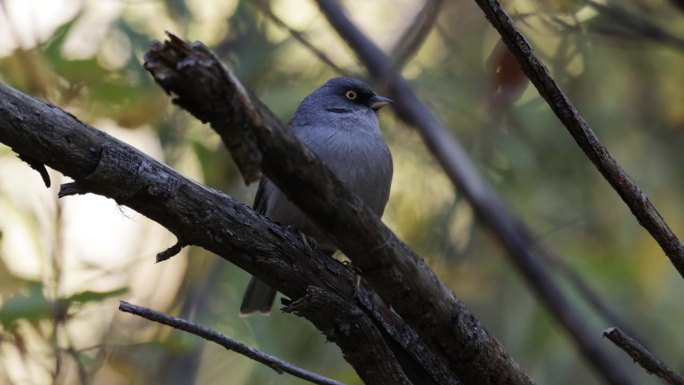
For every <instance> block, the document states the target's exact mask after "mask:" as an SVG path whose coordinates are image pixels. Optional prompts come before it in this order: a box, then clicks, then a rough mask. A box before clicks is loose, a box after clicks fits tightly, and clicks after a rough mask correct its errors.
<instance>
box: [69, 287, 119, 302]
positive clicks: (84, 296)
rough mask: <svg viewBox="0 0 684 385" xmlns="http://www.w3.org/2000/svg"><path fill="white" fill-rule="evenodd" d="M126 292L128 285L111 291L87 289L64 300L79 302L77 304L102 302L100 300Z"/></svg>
mask: <svg viewBox="0 0 684 385" xmlns="http://www.w3.org/2000/svg"><path fill="white" fill-rule="evenodd" d="M126 292H128V288H127V287H122V288H119V289H115V290H110V291H101V292H98V291H90V290H87V291H83V292H80V293H76V294H74V295H72V296H70V297H68V298H65V299H64V300H65V301H67V302H69V303H77V304H81V303H86V302H100V301H103V300H105V299H107V298H111V297H119V296H121V295H123V294H125V293H126Z"/></svg>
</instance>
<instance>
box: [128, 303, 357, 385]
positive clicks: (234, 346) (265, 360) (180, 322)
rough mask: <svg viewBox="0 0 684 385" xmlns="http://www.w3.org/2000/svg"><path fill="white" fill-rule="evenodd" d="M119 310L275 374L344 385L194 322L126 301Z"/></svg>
mask: <svg viewBox="0 0 684 385" xmlns="http://www.w3.org/2000/svg"><path fill="white" fill-rule="evenodd" d="M119 310H121V311H122V312H125V313H131V314H135V315H137V316H140V317H143V318H145V319H148V320H150V321H154V322H157V323H160V324H163V325H167V326H171V327H172V328H174V329H178V330H183V331H185V332H188V333H190V334H194V335H196V336H198V337H202V338H204V339H205V340H207V341H211V342H214V343H216V344H218V345H221V346H223V347H224V348H226V349H228V350H232V351H234V352H236V353H239V354H242V355H243V356H245V357H247V358H250V359H252V360H254V361H256V362H260V363H262V364H264V365H266V366H268V367H269V368H271V369H273V370H275V372H276V373H278V374H283V373H288V374H291V375H293V376H295V377H297V378H301V379H303V380H306V381H309V382H311V383H314V384H320V385H344V384H343V383H342V382H339V381H335V380H332V379H330V378H326V377H323V376H321V375H320V374H316V373H313V372H310V371H308V370H305V369H302V368H299V367H297V366H295V365H292V364H291V363H289V362H287V361H285V360H281V359H280V358H278V357H275V356H272V355H270V354H266V353H264V352H262V351H260V350H258V349H255V348H253V347H251V346H247V345H245V344H243V343H241V342H238V341H237V340H235V339H233V338H230V337H228V336H226V335H223V334H221V333H219V332H217V331H214V330H212V329H209V328H207V327H205V326H202V325H198V324H196V323H194V322H190V321H187V320H184V319H182V318H177V317H172V316H170V315H167V314H164V313H162V312H158V311H155V310H152V309H149V308H146V307H143V306H138V305H133V304H131V303H128V302H126V301H119Z"/></svg>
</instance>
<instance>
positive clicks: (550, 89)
mask: <svg viewBox="0 0 684 385" xmlns="http://www.w3.org/2000/svg"><path fill="white" fill-rule="evenodd" d="M475 1H476V2H477V4H478V5H479V6H480V8H481V9H482V10H483V11H484V13H485V15H486V16H487V18H488V20H489V21H490V23H492V25H493V26H494V28H496V29H497V30H498V31H499V34H501V38H502V40H503V41H504V43H506V45H507V46H508V49H509V50H510V51H511V53H513V55H514V56H515V57H516V59H517V60H518V63H520V66H521V67H522V70H523V72H525V74H526V75H527V77H528V78H529V79H530V81H532V83H533V84H534V86H535V87H536V88H537V91H539V94H540V95H541V96H542V97H543V98H544V99H545V100H546V101H547V103H548V104H549V106H550V107H551V109H552V110H553V112H554V113H555V114H556V116H557V117H558V119H559V120H560V121H561V123H563V125H564V126H565V127H566V128H567V130H568V132H569V133H570V135H572V137H573V138H574V139H575V141H576V142H577V144H578V145H579V146H580V148H581V149H582V151H584V153H585V154H586V155H587V157H588V158H589V159H590V160H591V162H592V163H593V164H594V166H595V167H596V169H597V170H598V171H599V172H600V173H601V174H602V175H603V177H604V178H605V179H606V180H607V181H608V183H610V185H611V186H612V187H613V189H615V191H616V192H617V193H618V195H620V197H621V198H622V200H623V201H624V202H625V203H626V204H627V206H628V207H629V209H630V210H631V211H632V213H633V214H634V216H635V217H636V218H637V220H638V221H639V223H640V224H641V225H642V226H643V227H644V228H645V229H646V230H647V231H648V232H649V233H650V234H651V236H652V237H653V238H654V239H655V240H656V241H657V242H658V244H659V245H660V247H661V248H662V249H663V251H664V252H665V254H666V255H667V256H668V257H669V258H670V261H671V262H672V264H673V265H674V267H675V268H676V269H677V271H678V272H679V274H680V275H682V277H684V245H682V243H681V241H680V240H679V239H678V238H677V236H676V235H675V234H674V232H673V231H672V230H671V229H670V227H669V226H668V224H667V223H666V222H665V220H664V219H663V218H662V216H661V215H660V213H659V212H658V210H656V208H655V207H654V206H653V205H652V204H651V201H650V200H649V199H648V197H647V196H646V194H644V193H643V192H642V191H641V189H640V188H639V186H638V185H637V184H636V183H635V182H634V181H633V180H632V179H631V178H630V176H629V175H628V174H627V173H626V172H625V171H624V170H623V169H622V167H621V166H620V164H619V163H618V162H617V161H616V160H615V158H613V156H612V155H611V154H610V153H609V152H608V150H607V149H606V147H605V146H603V145H602V144H601V142H600V141H599V139H598V137H597V136H596V134H595V133H594V132H593V131H592V130H591V128H590V127H589V125H588V124H587V122H586V121H585V120H584V118H583V117H582V116H581V115H580V113H579V112H578V111H577V109H575V107H574V106H573V105H572V103H571V102H570V100H569V99H568V98H567V96H566V95H565V94H564V93H563V91H562V90H561V89H560V87H559V86H558V84H557V83H556V81H555V80H554V79H553V78H552V77H551V74H550V73H549V71H548V69H547V68H546V66H544V64H543V63H542V62H541V60H540V59H539V57H537V55H536V54H535V52H534V49H533V48H532V46H531V45H530V43H529V42H528V41H527V39H526V38H525V37H524V36H523V35H522V34H521V33H520V31H519V30H518V29H517V27H516V26H515V25H514V24H513V20H511V17H510V16H509V15H508V14H507V13H506V11H504V10H503V8H502V7H501V4H500V3H499V1H498V0H475Z"/></svg>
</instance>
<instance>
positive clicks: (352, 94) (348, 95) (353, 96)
mask: <svg viewBox="0 0 684 385" xmlns="http://www.w3.org/2000/svg"><path fill="white" fill-rule="evenodd" d="M344 96H345V97H346V98H347V99H349V100H356V92H354V91H351V90H349V91H347V92H345V93H344Z"/></svg>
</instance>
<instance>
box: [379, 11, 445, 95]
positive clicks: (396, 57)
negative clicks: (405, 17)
mask: <svg viewBox="0 0 684 385" xmlns="http://www.w3.org/2000/svg"><path fill="white" fill-rule="evenodd" d="M442 4H443V0H426V1H425V4H424V5H423V8H422V9H421V10H420V12H418V13H417V14H416V16H415V17H414V18H413V20H412V21H411V24H410V25H409V26H408V27H407V28H406V29H405V30H404V32H403V33H402V34H401V36H400V37H399V39H398V40H397V43H396V45H395V46H394V48H392V54H391V57H392V65H391V67H390V68H389V69H388V70H387V73H386V74H385V75H384V76H383V77H382V78H381V79H380V80H379V81H378V83H379V84H381V85H382V84H386V83H387V82H389V81H390V80H391V79H392V78H393V77H394V74H397V73H400V72H401V69H402V68H403V67H404V65H406V62H407V61H408V60H409V59H411V57H412V56H413V55H414V54H415V53H416V52H418V50H419V49H420V47H422V46H423V43H424V42H425V39H427V37H428V35H429V34H430V31H432V28H433V27H434V26H435V20H437V16H439V10H440V9H441V7H442Z"/></svg>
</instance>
